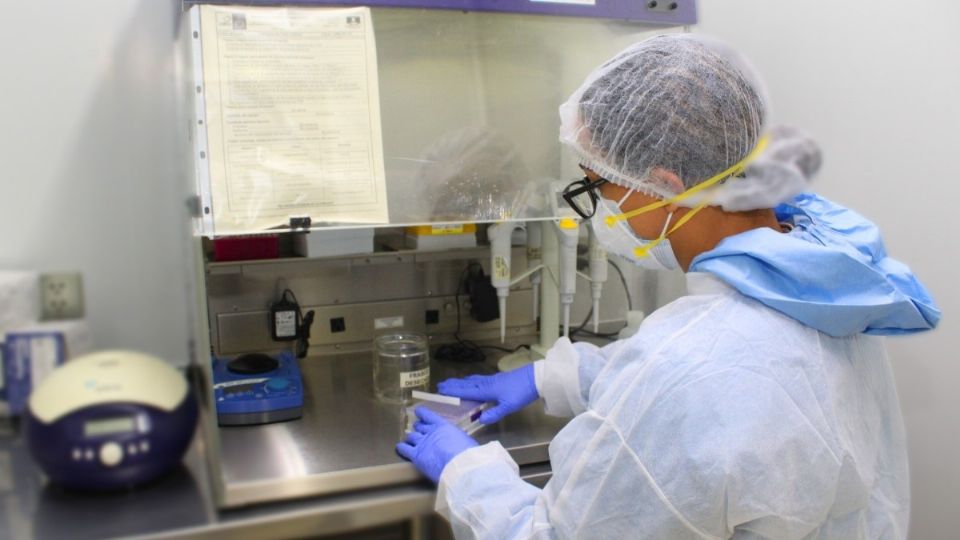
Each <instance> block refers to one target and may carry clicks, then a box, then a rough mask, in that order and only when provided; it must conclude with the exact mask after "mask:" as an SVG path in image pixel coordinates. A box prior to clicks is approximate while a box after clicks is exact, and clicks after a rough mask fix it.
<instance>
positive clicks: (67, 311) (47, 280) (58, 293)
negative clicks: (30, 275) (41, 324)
mask: <svg viewBox="0 0 960 540" xmlns="http://www.w3.org/2000/svg"><path fill="white" fill-rule="evenodd" d="M40 305H41V307H42V310H41V312H42V317H43V320H45V321H55V320H60V319H80V318H82V317H83V276H82V275H81V274H80V273H79V272H64V273H57V274H41V275H40Z"/></svg>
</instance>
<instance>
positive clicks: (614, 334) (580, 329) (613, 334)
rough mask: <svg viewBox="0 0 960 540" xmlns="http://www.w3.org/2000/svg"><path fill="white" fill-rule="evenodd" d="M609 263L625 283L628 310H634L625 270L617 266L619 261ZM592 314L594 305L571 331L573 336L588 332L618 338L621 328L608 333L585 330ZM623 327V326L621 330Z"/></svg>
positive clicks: (592, 334)
mask: <svg viewBox="0 0 960 540" xmlns="http://www.w3.org/2000/svg"><path fill="white" fill-rule="evenodd" d="M607 263H608V264H609V265H610V266H612V267H613V269H614V270H616V271H617V275H619V276H620V283H621V284H622V285H623V292H624V294H626V295H627V310H628V311H633V301H632V300H631V299H630V288H629V287H628V286H627V278H626V277H624V275H623V271H622V270H620V267H619V266H617V263H615V262H613V261H611V260H607ZM592 316H593V307H591V308H590V311H588V312H587V316H586V317H584V318H583V322H582V323H580V326H578V327H576V328H575V329H573V330H571V331H570V337H571V338H572V337H574V336H576V335H577V334H586V335H588V336H591V337H597V338H601V339H609V340H611V341H615V340H616V338H617V337H618V336H619V335H620V330H617V331H616V332H607V333H600V332H591V331H590V330H585V328H586V326H587V323H588V322H590V317H592ZM626 327H627V325H626V324H624V325H623V328H626ZM623 328H621V330H622V329H623Z"/></svg>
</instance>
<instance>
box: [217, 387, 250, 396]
mask: <svg viewBox="0 0 960 540" xmlns="http://www.w3.org/2000/svg"><path fill="white" fill-rule="evenodd" d="M256 386H257V385H256V384H238V385H236V386H228V387H227V388H224V389H223V393H224V395H227V396H232V395H233V394H242V393H244V392H246V391H248V390H253V389H254V388H255V387H256Z"/></svg>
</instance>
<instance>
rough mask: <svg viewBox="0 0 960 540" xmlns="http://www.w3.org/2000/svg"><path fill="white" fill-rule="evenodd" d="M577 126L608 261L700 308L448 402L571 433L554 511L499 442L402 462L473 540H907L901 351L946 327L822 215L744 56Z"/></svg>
mask: <svg viewBox="0 0 960 540" xmlns="http://www.w3.org/2000/svg"><path fill="white" fill-rule="evenodd" d="M560 114H561V140H562V142H563V143H564V144H565V145H566V146H568V147H569V148H570V149H572V150H573V152H574V153H575V154H576V155H577V156H578V159H579V160H580V164H581V168H582V169H583V171H584V174H585V175H586V177H585V178H584V179H583V180H581V181H578V182H575V183H574V184H572V185H571V186H570V187H569V188H568V190H567V197H566V198H567V200H568V201H569V203H570V204H571V206H572V207H573V208H574V210H576V211H577V213H579V214H580V215H581V216H582V217H583V218H584V219H589V222H590V225H591V226H592V228H593V231H594V232H595V234H596V236H597V238H598V240H600V242H601V243H602V244H603V245H604V246H605V247H606V249H607V250H608V251H609V252H610V253H613V254H616V255H619V256H621V257H624V258H626V259H628V260H630V261H632V262H634V263H636V264H638V265H640V266H642V267H644V268H651V269H663V270H678V271H683V272H685V273H686V281H687V294H686V296H683V297H681V298H680V299H678V300H676V301H674V302H672V303H670V304H667V305H666V306H664V307H662V308H660V309H658V310H657V311H656V312H654V313H653V314H651V315H650V316H649V317H648V318H647V319H646V320H645V321H644V322H643V324H642V325H641V326H640V328H639V330H638V331H637V332H636V333H635V334H634V335H633V336H631V337H629V338H627V339H622V340H619V341H616V342H614V343H611V344H609V345H607V346H605V347H602V348H598V347H596V346H594V345H591V344H588V343H571V342H570V341H569V340H568V339H565V338H561V339H560V340H559V341H558V342H557V343H556V345H555V346H554V347H553V348H552V349H550V351H549V352H548V353H547V355H546V359H544V360H541V361H538V362H536V363H535V364H533V365H530V366H527V367H523V368H520V369H517V370H515V371H510V372H504V373H498V374H496V375H492V376H473V377H468V378H466V379H454V380H448V381H445V382H442V383H441V384H440V385H439V390H440V391H441V392H443V393H446V394H449V395H454V396H460V397H463V398H468V399H478V400H489V401H493V402H495V406H493V407H492V408H490V409H488V410H487V411H486V412H484V414H483V416H482V418H481V420H482V421H483V422H485V423H493V422H497V421H498V420H500V419H501V418H503V417H504V416H506V415H508V414H510V413H511V412H514V411H516V410H518V409H520V408H522V407H524V406H526V405H527V404H529V403H531V402H533V401H534V400H537V399H541V398H542V399H543V400H544V404H545V408H546V410H547V412H548V413H549V414H553V415H562V416H568V417H571V418H572V419H571V420H570V421H569V423H568V424H567V425H566V427H564V428H563V430H561V431H560V433H559V434H558V435H557V436H556V438H554V440H553V441H552V442H551V444H550V463H551V465H552V468H553V476H552V478H551V479H550V481H549V482H548V483H547V484H546V486H545V487H544V488H543V489H539V488H536V487H534V486H532V485H530V484H528V483H526V482H524V481H523V480H521V479H520V476H519V475H518V472H517V471H518V468H517V464H516V463H515V462H514V461H513V460H512V459H511V458H510V455H509V454H508V453H507V452H506V451H505V450H504V448H503V447H502V446H501V445H500V444H499V443H497V442H491V443H488V444H485V445H482V446H479V445H478V444H477V443H476V442H475V441H474V440H473V439H471V438H470V437H469V436H467V435H466V434H464V433H463V432H462V431H460V430H459V429H457V428H456V427H454V426H453V425H450V424H449V423H446V422H445V421H444V420H443V419H442V418H439V417H437V416H435V415H433V414H431V413H430V411H427V410H418V413H417V414H418V416H419V422H418V423H417V424H416V425H415V431H414V432H412V433H411V434H410V435H409V436H408V437H407V438H406V439H405V440H404V441H403V442H401V443H400V444H399V445H398V447H397V450H398V452H399V453H400V454H401V455H402V456H404V457H405V458H407V459H409V460H411V461H412V462H413V463H414V464H415V465H416V467H417V468H419V469H420V470H421V471H422V472H423V473H424V474H425V475H426V476H428V477H429V478H430V479H431V480H433V481H434V482H437V483H438V494H437V510H438V511H439V512H440V513H441V514H442V515H444V516H445V517H446V518H447V519H448V520H449V522H450V523H451V525H452V527H453V530H454V532H455V534H456V536H457V537H458V538H474V537H476V538H490V539H508V538H531V537H532V538H603V539H620V538H656V539H686V538H691V539H693V538H785V539H789V538H824V539H826V538H830V539H857V538H885V539H893V538H904V537H906V534H907V525H908V521H909V515H910V512H909V510H910V493H909V474H908V469H907V453H906V444H905V440H904V427H903V421H902V418H901V414H900V408H899V405H898V402H897V392H896V389H895V387H894V380H893V375H892V373H891V369H890V363H889V361H888V359H887V355H886V353H885V351H884V339H885V338H884V336H896V335H904V334H911V333H915V332H922V331H926V330H930V329H932V328H934V327H935V326H936V324H937V322H938V321H939V319H940V312H939V310H938V309H937V307H936V305H935V304H934V302H933V300H932V299H931V298H930V295H929V294H928V293H927V291H926V290H925V289H924V287H923V286H922V285H921V284H920V282H919V281H918V280H917V279H916V278H915V277H914V276H913V274H912V273H911V272H910V269H909V268H908V267H907V266H905V265H904V264H902V263H900V262H898V261H896V260H894V259H893V258H891V257H889V256H888V255H887V253H886V250H885V248H884V245H883V241H882V240H881V237H880V233H879V231H878V230H877V227H876V226H875V225H874V224H873V223H871V222H870V221H868V220H866V219H865V218H864V217H862V216H860V215H859V214H857V213H855V212H854V211H852V210H848V209H847V208H844V207H843V206H840V205H839V204H837V203H834V202H832V201H829V200H827V199H825V198H823V197H821V196H819V195H816V194H814V193H812V192H810V190H809V185H808V182H809V180H810V178H811V176H812V175H813V174H814V173H815V172H816V171H817V169H818V168H819V166H820V152H819V150H818V147H817V145H816V144H815V143H814V142H813V141H812V140H811V139H810V138H809V137H808V136H806V135H804V134H803V133H801V132H800V131H798V130H796V129H791V128H786V127H773V126H768V116H769V111H768V106H767V100H766V98H765V95H764V92H763V87H762V84H761V83H760V81H759V79H758V78H757V76H756V75H755V73H754V71H753V70H752V69H751V68H750V67H749V65H748V64H747V62H746V61H745V60H743V59H742V57H740V56H739V55H737V54H736V53H734V52H733V51H731V50H730V49H729V48H727V47H725V46H723V45H722V44H719V43H716V42H713V41H710V40H706V39H704V38H702V37H696V36H691V35H685V34H674V35H664V36H658V37H654V38H651V39H649V40H646V41H643V42H641V43H638V44H635V45H633V46H631V47H629V48H627V49H626V50H624V51H623V52H621V53H619V54H618V55H616V56H615V57H614V58H612V59H611V60H609V61H608V62H606V63H605V64H603V65H602V66H600V67H599V68H598V69H597V70H596V71H594V72H593V73H592V74H591V75H590V76H589V77H588V78H587V80H586V81H585V82H584V83H583V85H582V86H581V87H580V88H579V89H578V90H577V91H576V92H575V93H574V94H573V96H571V97H570V99H569V100H568V101H567V102H566V103H565V104H564V105H562V106H561V108H560ZM881 157H882V156H878V158H881ZM877 181H880V179H877ZM905 360H909V359H905Z"/></svg>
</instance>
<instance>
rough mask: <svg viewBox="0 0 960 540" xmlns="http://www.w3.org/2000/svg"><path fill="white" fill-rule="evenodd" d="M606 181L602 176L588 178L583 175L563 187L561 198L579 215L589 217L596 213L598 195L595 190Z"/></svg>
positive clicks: (584, 217)
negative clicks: (596, 178)
mask: <svg viewBox="0 0 960 540" xmlns="http://www.w3.org/2000/svg"><path fill="white" fill-rule="evenodd" d="M606 183H607V181H606V180H604V179H603V178H600V179H598V180H590V178H588V177H586V176H584V177H583V178H582V179H580V180H576V181H574V182H571V183H570V185H568V186H567V187H565V188H564V189H563V200H565V201H567V204H569V205H570V208H573V211H574V212H576V213H577V214H578V215H579V216H580V217H582V218H583V219H590V218H592V217H593V215H594V214H596V213H597V200H598V198H599V197H600V196H599V195H597V192H596V191H597V190H598V189H600V186H602V185H604V184H606Z"/></svg>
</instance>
